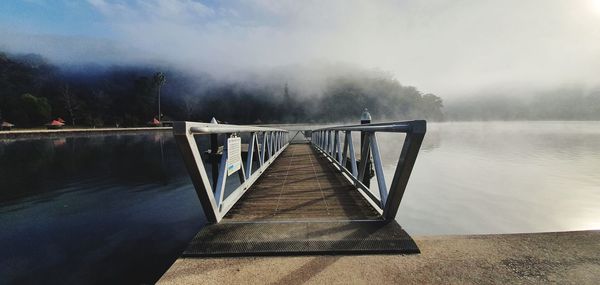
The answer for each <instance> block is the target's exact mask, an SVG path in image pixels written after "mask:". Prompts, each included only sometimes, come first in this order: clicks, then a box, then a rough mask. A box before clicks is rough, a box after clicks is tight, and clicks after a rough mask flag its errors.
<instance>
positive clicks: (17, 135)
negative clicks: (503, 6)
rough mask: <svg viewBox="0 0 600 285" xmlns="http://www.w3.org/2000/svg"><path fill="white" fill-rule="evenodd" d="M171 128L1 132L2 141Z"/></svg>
mask: <svg viewBox="0 0 600 285" xmlns="http://www.w3.org/2000/svg"><path fill="white" fill-rule="evenodd" d="M172 129H173V128H171V127H138V128H90V129H87V128H86V129H84V128H73V129H56V130H52V129H30V130H29V129H28V130H11V131H0V139H30V138H54V137H65V136H76V135H106V134H130V133H140V132H158V131H171V130H172Z"/></svg>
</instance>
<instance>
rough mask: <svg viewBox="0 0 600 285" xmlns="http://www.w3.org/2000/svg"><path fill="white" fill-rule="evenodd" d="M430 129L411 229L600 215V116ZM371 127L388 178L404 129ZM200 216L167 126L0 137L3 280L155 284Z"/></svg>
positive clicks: (568, 223) (480, 228) (468, 229)
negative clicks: (136, 131) (152, 130)
mask: <svg viewBox="0 0 600 285" xmlns="http://www.w3.org/2000/svg"><path fill="white" fill-rule="evenodd" d="M428 128H429V131H428V133H427V135H426V137H425V141H424V143H423V148H422V151H421V153H420V155H419V158H418V159H417V163H416V165H415V169H414V171H413V176H412V177H411V180H410V182H409V185H408V188H407V190H406V194H405V196H404V200H403V203H402V204H401V207H400V211H399V214H398V220H399V221H400V223H401V224H402V225H403V226H404V227H405V228H406V229H407V230H408V231H409V232H410V233H411V234H417V235H423V234H469V233H510V232H534V231H559V230H579V229H598V228H600V221H599V219H598V217H600V171H599V170H600V147H599V146H600V124H599V123H597V122H511V123H505V122H503V123H500V122H498V123H493V122H492V123H439V124H429V126H428ZM378 140H379V144H380V151H381V152H382V156H383V157H382V159H383V164H384V170H385V173H386V176H387V181H388V183H391V179H392V174H393V171H394V169H395V164H396V162H397V161H396V160H397V158H398V155H399V153H400V147H401V145H402V142H403V140H404V136H403V135H402V134H381V135H379V136H378ZM359 141H360V139H359V137H358V134H356V136H355V137H354V143H355V145H356V148H355V149H356V150H358V147H357V146H358V144H359ZM198 143H199V145H200V146H201V148H202V149H206V147H207V141H205V140H203V139H202V138H198ZM256 166H257V165H255V169H256V168H257V167H256ZM205 168H206V170H207V171H208V172H209V173H208V176H209V177H212V175H211V173H210V171H211V167H208V166H207V167H205ZM228 184H230V185H228V187H230V188H231V189H233V188H235V187H236V186H237V185H239V181H237V179H229V180H228ZM371 184H372V185H373V186H376V183H371ZM374 192H375V193H378V191H377V190H376V189H375V191H374ZM204 223H205V219H204V217H203V215H202V213H201V208H200V205H199V202H198V199H197V197H196V194H195V191H194V189H193V186H192V185H191V182H190V180H189V177H188V175H187V172H186V170H185V168H184V166H183V163H182V161H181V157H180V155H179V152H178V150H177V149H176V147H175V143H174V140H173V138H172V137H171V135H170V134H169V133H162V134H160V133H158V134H149V135H113V136H94V137H62V138H56V139H29V140H19V141H15V140H4V141H0V228H2V231H0V246H1V247H2V250H1V251H0V280H2V282H6V283H42V282H43V283H94V282H95V283H102V284H106V283H108V284H112V283H152V282H154V281H155V280H156V279H157V278H158V277H159V276H160V275H161V274H162V273H163V271H164V270H166V269H167V267H168V266H169V265H170V263H171V262H172V261H173V260H174V259H175V258H176V257H177V256H178V255H179V253H180V252H181V251H182V250H183V248H184V247H185V246H186V244H187V242H188V241H189V240H190V239H191V238H192V236H193V235H194V234H195V233H196V232H197V231H198V230H199V229H200V228H201V227H202V225H203V224H204Z"/></svg>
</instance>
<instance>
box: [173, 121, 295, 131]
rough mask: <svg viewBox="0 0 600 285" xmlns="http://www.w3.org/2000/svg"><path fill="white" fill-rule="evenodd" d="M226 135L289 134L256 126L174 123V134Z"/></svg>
mask: <svg viewBox="0 0 600 285" xmlns="http://www.w3.org/2000/svg"><path fill="white" fill-rule="evenodd" d="M188 132H189V133H192V134H226V133H248V132H287V131H286V130H284V129H277V128H268V127H256V126H240V125H227V124H211V123H196V122H174V123H173V133H174V134H185V133H188Z"/></svg>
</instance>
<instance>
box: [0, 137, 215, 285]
mask: <svg viewBox="0 0 600 285" xmlns="http://www.w3.org/2000/svg"><path fill="white" fill-rule="evenodd" d="M0 155H1V156H0V181H1V184H0V190H1V191H0V227H1V228H2V231H0V245H1V246H2V248H3V250H2V251H0V280H3V281H2V282H7V283H19V284H22V283H102V284H106V283H108V284H113V283H152V282H154V281H155V280H156V279H157V278H158V277H159V276H160V275H161V274H162V273H163V271H164V270H166V269H167V267H168V266H169V265H170V263H171V262H172V261H173V260H174V259H175V258H176V257H177V256H178V255H179V253H180V252H181V251H182V250H183V248H184V247H185V245H186V244H187V242H188V241H189V240H190V239H191V237H192V236H193V235H194V234H195V233H196V232H197V231H198V230H199V228H200V227H201V226H202V225H203V224H204V223H205V219H204V217H203V215H202V214H201V209H200V207H199V203H198V199H197V198H196V195H195V192H194V190H193V187H192V186H191V184H190V181H189V178H188V176H187V173H186V171H185V169H184V167H183V164H182V163H181V158H180V156H179V153H178V151H177V149H176V148H175V144H174V141H173V139H172V137H171V135H170V134H169V133H163V134H151V135H118V136H94V137H68V138H56V139H34V140H19V141H14V140H5V141H3V142H1V143H0Z"/></svg>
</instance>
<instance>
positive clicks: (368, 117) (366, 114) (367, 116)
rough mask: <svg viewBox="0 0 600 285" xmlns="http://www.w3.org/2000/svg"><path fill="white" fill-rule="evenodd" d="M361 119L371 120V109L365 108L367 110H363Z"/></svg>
mask: <svg viewBox="0 0 600 285" xmlns="http://www.w3.org/2000/svg"><path fill="white" fill-rule="evenodd" d="M360 120H361V121H371V113H369V109H367V108H365V110H364V111H363V112H362V115H360Z"/></svg>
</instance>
